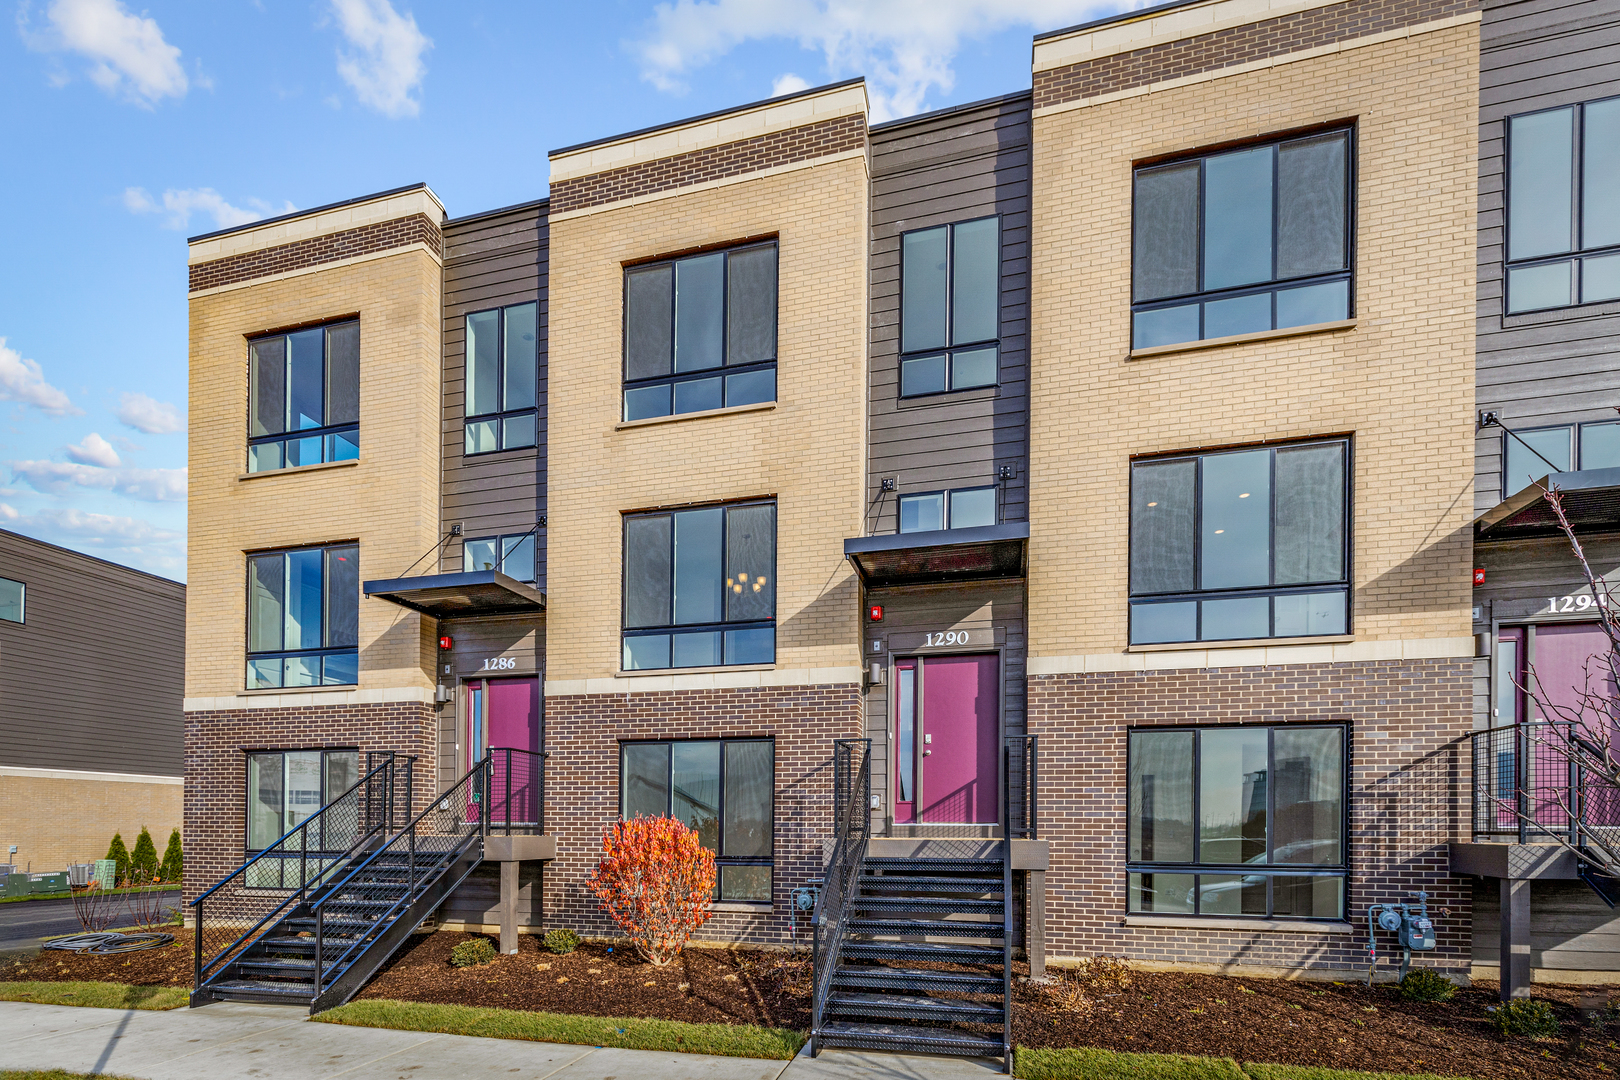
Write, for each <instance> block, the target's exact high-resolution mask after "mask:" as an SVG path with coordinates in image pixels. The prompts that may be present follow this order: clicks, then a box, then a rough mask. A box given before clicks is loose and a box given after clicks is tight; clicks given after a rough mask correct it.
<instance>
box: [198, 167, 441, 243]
mask: <svg viewBox="0 0 1620 1080" xmlns="http://www.w3.org/2000/svg"><path fill="white" fill-rule="evenodd" d="M426 188H427V181H426V180H422V181H419V182H417V183H415V184H406V185H405V186H404V187H397V188H389V189H388V190H387V191H374V192H372V193H371V194H370V195H357V196H355V197H354V198H352V199H343V200H341V201H339V202H333V203H327V204H326V205H324V206H312V207H310V208H309V209H308V210H294V211H293V212H292V213H290V214H277V215H276V216H275V217H270V218H261V219H259V220H258V221H250V222H248V223H247V224H245V225H232V226H231V227H230V228H228V229H216V230H214V231H213V232H205V233H199V234H198V235H196V236H188V237H186V243H188V244H195V243H197V242H198V241H199V240H212V239H214V238H215V237H218V236H229V235H231V233H239V232H247V231H248V230H249V229H262V228H264V227H265V226H266V225H274V224H275V223H276V222H278V221H292V220H293V219H294V218H301V217H308V216H309V215H311V214H324V213H325V212H326V211H328V210H336V209H338V208H340V207H344V206H353V205H354V204H355V203H363V202H370V201H371V200H372V199H386V198H387V197H388V196H390V195H403V194H405V193H406V192H407V191H419V190H423V189H426Z"/></svg>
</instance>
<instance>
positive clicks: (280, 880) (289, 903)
mask: <svg viewBox="0 0 1620 1080" xmlns="http://www.w3.org/2000/svg"><path fill="white" fill-rule="evenodd" d="M415 763H416V758H414V757H408V756H405V755H403V754H395V753H394V752H393V751H372V752H368V753H367V755H366V773H365V775H364V776H362V777H361V778H360V779H359V781H358V782H356V783H355V785H354V786H353V787H351V788H349V789H348V790H347V791H345V792H343V793H342V794H341V795H339V796H338V797H337V798H335V799H333V800H332V801H331V802H329V803H327V804H326V805H325V806H323V807H321V808H320V809H319V810H317V811H316V812H315V813H313V814H311V815H310V816H309V817H307V818H305V819H304V820H303V821H301V822H299V823H298V824H297V825H295V826H294V827H293V828H291V829H289V830H288V831H287V832H286V833H284V834H283V835H282V836H281V837H280V838H279V839H278V840H276V842H275V843H273V844H271V845H270V846H268V847H266V848H265V849H264V850H263V851H260V852H258V853H257V854H255V855H254V856H253V857H252V858H249V859H248V860H247V861H246V862H244V863H243V864H242V865H241V866H239V867H237V868H236V869H235V870H233V871H231V872H230V873H229V874H227V875H225V877H224V878H222V879H220V880H219V881H218V882H216V883H215V884H214V885H212V886H210V887H209V888H208V889H207V890H205V891H204V892H203V893H202V895H200V896H198V897H197V898H196V899H195V900H192V901H191V903H190V904H189V905H188V906H190V907H191V908H192V926H193V931H194V933H193V964H192V978H193V982H192V990H193V995H194V999H195V995H197V994H199V993H201V992H202V990H203V987H204V984H205V983H206V982H207V981H208V980H209V979H210V978H212V977H214V976H215V975H216V974H218V973H219V972H221V971H222V970H224V968H225V966H226V963H227V962H228V961H229V960H230V959H231V958H232V957H234V956H236V955H238V954H239V953H240V952H241V951H242V949H243V948H244V947H245V946H247V945H248V944H250V943H251V942H252V941H253V939H254V938H255V937H257V936H258V935H259V934H260V933H261V932H262V931H263V930H264V929H265V928H266V927H268V926H269V925H271V924H272V923H273V922H274V921H275V920H276V919H278V918H279V917H280V916H281V915H282V914H283V913H285V912H287V911H289V910H291V909H292V908H293V907H295V906H296V905H298V904H302V903H306V902H308V901H309V900H310V899H312V898H313V897H317V896H319V895H321V894H322V893H323V892H324V891H325V890H326V889H327V888H328V887H329V886H330V885H331V884H332V882H333V881H334V880H336V878H337V877H338V876H339V875H340V874H341V873H342V872H343V870H344V869H345V868H346V867H348V866H349V865H350V864H351V863H352V862H353V860H354V859H355V858H356V857H357V856H358V855H360V854H361V853H363V852H364V851H365V850H366V849H367V848H368V846H373V845H380V844H381V843H382V842H383V838H385V837H386V836H387V835H388V834H389V833H390V832H391V831H392V830H393V829H394V828H395V827H396V826H398V825H400V824H402V823H403V822H404V821H405V819H406V818H408V817H409V816H410V806H411V794H412V772H413V767H414V765H415ZM204 1000H206V999H204Z"/></svg>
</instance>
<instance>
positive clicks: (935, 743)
mask: <svg viewBox="0 0 1620 1080" xmlns="http://www.w3.org/2000/svg"><path fill="white" fill-rule="evenodd" d="M999 670H1000V663H999V659H998V657H996V656H995V655H988V656H930V657H921V658H918V659H911V660H900V661H897V662H896V664H895V680H894V681H895V796H894V820H895V821H896V822H897V823H907V822H921V823H923V824H950V825H984V824H995V823H996V822H997V821H998V820H1000V812H999V810H1000V808H999V806H998V802H997V796H998V794H999V785H998V783H997V761H998V757H999V755H998V753H997V736H998V734H999V728H1000V713H1001V710H1000V695H999V687H998V683H999V679H998V675H999Z"/></svg>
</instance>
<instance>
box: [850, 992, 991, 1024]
mask: <svg viewBox="0 0 1620 1080" xmlns="http://www.w3.org/2000/svg"><path fill="white" fill-rule="evenodd" d="M827 1008H828V1010H829V1011H830V1012H831V1013H832V1014H833V1015H836V1016H846V1017H870V1018H873V1019H884V1020H931V1021H934V1022H936V1023H950V1022H952V1021H958V1022H961V1023H972V1024H1000V1023H1001V1021H1002V1011H1001V1003H1000V1002H999V1001H998V1002H994V1003H992V1002H984V1001H970V1000H968V999H966V998H936V997H929V996H926V995H922V994H861V993H835V994H832V995H830V996H829V997H828V998H827Z"/></svg>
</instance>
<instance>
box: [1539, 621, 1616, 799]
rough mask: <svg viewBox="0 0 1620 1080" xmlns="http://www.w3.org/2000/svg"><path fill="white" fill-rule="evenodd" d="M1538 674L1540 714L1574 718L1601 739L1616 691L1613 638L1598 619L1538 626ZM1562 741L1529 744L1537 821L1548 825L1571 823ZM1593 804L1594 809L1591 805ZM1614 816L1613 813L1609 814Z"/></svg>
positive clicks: (1588, 734)
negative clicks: (1566, 809) (1612, 668)
mask: <svg viewBox="0 0 1620 1080" xmlns="http://www.w3.org/2000/svg"><path fill="white" fill-rule="evenodd" d="M1535 656H1536V658H1535V661H1534V663H1533V664H1532V665H1531V667H1532V670H1533V672H1534V679H1533V680H1532V682H1531V684H1530V691H1531V697H1532V699H1533V701H1534V703H1535V712H1536V718H1537V719H1540V720H1549V721H1552V722H1553V723H1560V722H1562V723H1572V724H1574V725H1575V726H1576V729H1577V730H1578V731H1580V732H1581V733H1583V734H1584V735H1586V737H1587V738H1591V739H1599V740H1601V738H1602V729H1603V726H1604V724H1605V723H1607V717H1608V716H1610V715H1612V712H1611V711H1610V710H1611V709H1612V706H1611V705H1610V704H1609V703H1610V702H1612V701H1613V700H1614V698H1615V696H1616V691H1615V684H1614V674H1613V672H1612V671H1610V669H1609V663H1608V660H1609V637H1608V635H1607V634H1605V633H1604V632H1603V627H1602V626H1601V625H1600V624H1598V623H1595V622H1587V623H1543V624H1541V625H1540V626H1537V627H1536V648H1535ZM1558 746H1559V740H1558V739H1556V738H1552V739H1549V740H1548V742H1547V743H1545V744H1544V743H1541V742H1540V741H1532V743H1531V745H1530V770H1529V771H1530V790H1531V793H1532V794H1531V803H1532V807H1533V811H1532V812H1533V813H1534V814H1535V815H1536V821H1537V822H1538V823H1539V824H1541V825H1545V826H1547V827H1549V828H1558V827H1560V826H1564V825H1567V824H1568V823H1569V821H1568V816H1567V815H1566V814H1565V812H1564V807H1565V805H1567V804H1568V801H1569V759H1568V757H1566V756H1565V755H1564V754H1562V753H1560V752H1559V751H1558ZM1589 809H1595V808H1592V807H1589ZM1606 816H1610V815H1606Z"/></svg>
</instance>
